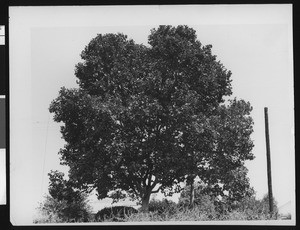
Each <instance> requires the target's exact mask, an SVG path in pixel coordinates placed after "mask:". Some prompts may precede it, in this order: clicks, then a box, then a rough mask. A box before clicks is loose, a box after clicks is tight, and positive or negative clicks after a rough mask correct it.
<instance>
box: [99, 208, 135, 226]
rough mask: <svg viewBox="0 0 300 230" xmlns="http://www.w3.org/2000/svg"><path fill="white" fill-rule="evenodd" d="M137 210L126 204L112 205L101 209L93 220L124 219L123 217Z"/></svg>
mask: <svg viewBox="0 0 300 230" xmlns="http://www.w3.org/2000/svg"><path fill="white" fill-rule="evenodd" d="M137 212H138V211H137V210H136V209H135V208H133V207H128V206H113V207H106V208H103V209H101V210H100V211H98V212H97V214H96V215H95V221H99V222H102V221H124V218H126V217H127V216H130V215H131V214H133V213H137Z"/></svg>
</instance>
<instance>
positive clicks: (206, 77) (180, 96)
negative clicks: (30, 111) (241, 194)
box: [49, 26, 253, 210]
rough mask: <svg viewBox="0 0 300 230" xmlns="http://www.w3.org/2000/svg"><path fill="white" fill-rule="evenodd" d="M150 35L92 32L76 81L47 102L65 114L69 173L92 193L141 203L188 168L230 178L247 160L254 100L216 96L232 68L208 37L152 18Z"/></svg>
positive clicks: (214, 180)
mask: <svg viewBox="0 0 300 230" xmlns="http://www.w3.org/2000/svg"><path fill="white" fill-rule="evenodd" d="M148 42H149V46H144V45H139V44H136V43H135V42H134V41H133V40H131V39H128V38H127V36H126V35H123V34H105V35H102V34H99V35H98V36H97V37H95V38H94V39H92V40H91V42H90V43H89V44H88V45H87V46H86V47H85V49H84V50H83V52H82V54H81V58H82V60H83V61H82V62H80V63H78V64H77V65H76V71H75V74H76V77H77V79H78V84H79V88H77V89H66V88H64V87H63V88H62V89H61V90H60V92H59V96H58V97H57V98H56V99H55V100H54V101H53V102H52V103H51V105H50V109H49V110H50V112H51V113H54V120H55V121H56V122H62V123H63V125H62V127H61V133H62V137H63V138H64V140H65V141H66V143H67V144H66V145H65V146H64V148H63V149H61V150H60V155H61V160H62V163H63V164H66V165H68V166H69V167H70V172H69V174H70V175H69V176H70V178H72V180H73V182H74V183H75V184H76V185H77V186H78V187H79V188H81V189H86V190H87V191H91V190H93V189H96V190H97V193H98V198H99V199H102V198H105V197H109V196H110V194H112V196H113V198H114V200H118V199H122V198H124V197H126V196H129V197H131V198H132V199H139V200H140V201H141V203H142V207H143V209H144V210H148V208H149V207H148V205H149V199H150V195H151V194H152V193H156V192H158V191H162V192H163V193H164V194H165V195H172V194H173V193H174V192H178V191H180V189H181V188H180V182H182V181H186V180H188V183H191V184H192V182H193V181H194V179H195V177H196V176H199V177H200V178H201V179H202V180H204V181H205V182H207V183H208V182H209V183H210V184H214V185H215V186H216V185H217V184H218V183H225V184H228V185H229V182H228V181H231V180H232V178H233V177H234V175H233V174H232V175H230V173H229V172H231V171H232V170H234V169H236V168H237V167H240V166H242V165H243V162H244V161H245V160H247V159H253V155H252V153H251V150H252V147H253V144H252V141H251V140H250V134H251V133H252V123H253V122H252V119H251V117H250V116H249V115H250V112H251V109H252V108H251V106H250V104H249V103H247V102H245V101H243V100H236V99H234V100H232V101H230V102H229V104H228V103H227V105H226V104H224V102H225V99H224V97H225V96H230V95H231V93H232V92H231V80H230V76H231V72H230V71H228V70H227V69H226V68H225V67H224V66H223V65H222V64H221V63H220V62H219V61H217V60H216V56H215V55H213V54H212V51H211V48H212V46H211V45H207V46H202V44H201V43H200V42H199V41H198V40H197V36H196V31H195V30H193V29H192V28H189V27H187V26H177V27H172V26H159V27H158V28H157V29H153V30H151V33H150V35H149V37H148ZM182 159H185V160H184V161H183V160H182ZM111 192H112V193H111Z"/></svg>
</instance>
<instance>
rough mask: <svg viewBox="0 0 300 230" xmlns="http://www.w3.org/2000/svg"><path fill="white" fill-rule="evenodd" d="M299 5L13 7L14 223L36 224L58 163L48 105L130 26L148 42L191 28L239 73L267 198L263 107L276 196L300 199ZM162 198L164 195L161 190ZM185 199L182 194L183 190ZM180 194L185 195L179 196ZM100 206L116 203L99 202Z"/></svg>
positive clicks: (256, 178)
mask: <svg viewBox="0 0 300 230" xmlns="http://www.w3.org/2000/svg"><path fill="white" fill-rule="evenodd" d="M291 12H292V8H291V5H280V6H279V5H260V6H257V5H256V6H255V5H236V6H222V5H219V6H209V5H206V6H191V7H188V6H177V7H166V6H140V7H118V8H116V7H26V8H25V7H11V8H10V9H9V14H10V24H9V26H10V27H9V33H10V41H9V42H10V161H11V162H10V188H11V191H10V193H11V194H10V195H11V221H12V223H16V224H30V223H32V216H33V215H34V213H35V209H36V207H37V206H38V202H40V201H42V200H43V196H44V194H46V193H47V189H48V182H49V181H48V176H47V173H49V172H50V170H56V169H57V170H60V171H63V172H65V173H67V167H66V166H62V165H60V164H59V155H58V154H57V153H58V151H59V149H60V148H63V146H64V141H63V140H62V139H61V134H60V131H59V130H60V124H57V123H55V122H54V121H53V116H52V114H50V113H49V111H48V108H49V105H50V103H51V101H52V100H53V99H55V98H56V97H57V96H58V91H59V89H60V88H61V87H62V86H65V87H66V88H72V87H77V84H76V77H75V75H74V70H75V65H76V64H77V63H78V62H80V61H81V59H80V53H81V51H82V50H83V49H84V47H85V46H86V45H87V44H88V43H89V41H90V40H91V39H92V38H94V37H95V36H96V35H97V34H99V33H101V34H105V33H117V32H122V33H124V34H126V35H128V37H129V38H132V39H133V40H134V41H135V42H136V43H143V44H145V45H146V44H147V37H148V35H149V34H150V29H152V28H157V26H158V25H160V24H170V25H174V26H176V25H179V24H185V25H188V26H190V27H192V28H193V29H195V30H196V32H197V38H198V40H200V42H201V43H202V44H203V45H208V44H212V46H213V48H212V52H213V54H215V55H216V56H217V59H218V60H220V61H221V62H222V63H223V64H224V66H225V67H226V68H227V69H228V70H231V72H232V87H233V88H232V91H233V95H232V96H233V97H237V98H238V99H244V100H246V101H249V102H250V103H251V105H252V106H253V111H252V114H251V115H252V117H253V119H254V133H253V135H252V140H253V141H254V144H255V147H254V149H253V154H254V155H255V159H254V160H253V161H250V162H247V163H246V166H247V168H248V169H249V174H248V176H249V178H250V183H251V186H253V187H254V190H255V191H256V195H257V197H258V198H262V197H263V195H265V194H266V193H267V192H268V190H267V169H266V146H265V129H264V107H268V111H269V129H270V144H271V164H272V183H273V195H274V197H275V199H276V200H277V202H278V206H281V205H283V204H285V203H287V202H288V201H292V203H293V204H294V199H295V197H294V195H295V169H294V165H295V161H294V153H295V150H294V122H293V121H294V104H293V101H294V98H293V96H294V92H293V59H292V55H293V53H292V52H293V49H292V21H291ZM158 197H159V198H162V196H161V195H158ZM177 197H178V195H177ZM174 199H175V200H176V198H174ZM91 203H92V205H93V206H94V210H99V208H101V207H103V205H110V201H108V200H105V201H97V200H96V199H95V198H91Z"/></svg>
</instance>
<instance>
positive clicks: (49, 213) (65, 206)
mask: <svg viewBox="0 0 300 230" xmlns="http://www.w3.org/2000/svg"><path fill="white" fill-rule="evenodd" d="M48 175H49V177H50V183H49V194H50V195H47V196H46V197H45V201H44V202H43V203H40V205H39V207H38V209H39V211H40V212H41V214H42V215H43V216H46V219H45V220H44V221H45V222H70V221H76V222H78V221H82V222H86V221H88V219H89V216H90V209H91V208H90V206H89V205H88V203H87V196H86V194H84V193H83V192H81V191H79V190H77V189H75V188H74V187H73V186H72V182H71V181H68V180H65V179H63V176H64V174H63V173H61V172H58V171H51V172H50V173H49V174H48Z"/></svg>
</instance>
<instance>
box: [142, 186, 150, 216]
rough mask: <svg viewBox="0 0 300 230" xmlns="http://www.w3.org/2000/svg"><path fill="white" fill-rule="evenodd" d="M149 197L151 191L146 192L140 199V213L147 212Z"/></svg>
mask: <svg viewBox="0 0 300 230" xmlns="http://www.w3.org/2000/svg"><path fill="white" fill-rule="evenodd" d="M150 195H151V191H150V192H147V193H146V194H145V195H144V197H143V199H142V212H149V201H150Z"/></svg>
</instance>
